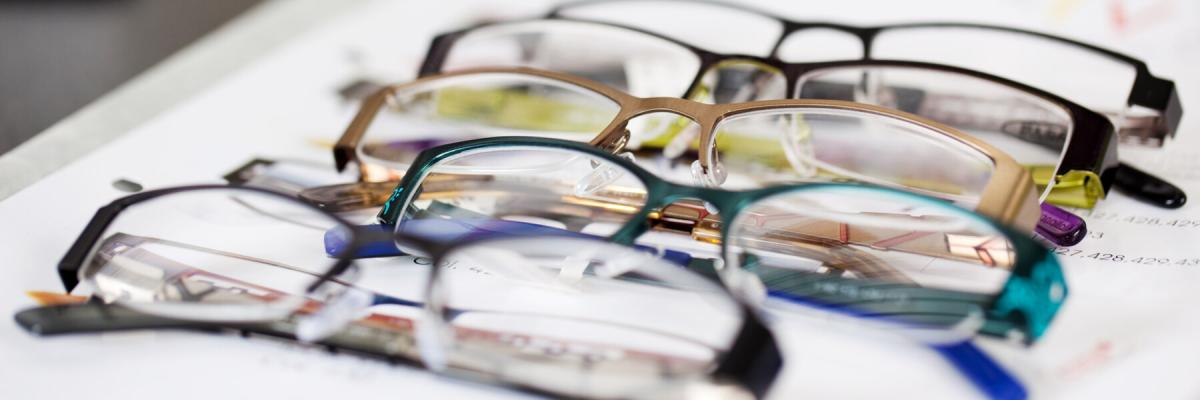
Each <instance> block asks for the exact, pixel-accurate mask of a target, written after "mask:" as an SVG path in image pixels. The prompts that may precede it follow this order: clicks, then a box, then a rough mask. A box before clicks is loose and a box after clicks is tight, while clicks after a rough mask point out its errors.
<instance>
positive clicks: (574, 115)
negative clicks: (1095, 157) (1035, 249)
mask: <svg viewBox="0 0 1200 400" xmlns="http://www.w3.org/2000/svg"><path fill="white" fill-rule="evenodd" d="M664 113H665V114H664ZM664 115H665V116H666V118H662V117H663V116H664ZM647 117H650V118H649V119H647ZM680 122H682V124H681V123H680ZM636 124H641V126H649V125H655V124H658V126H659V129H679V130H684V131H689V132H692V133H693V134H695V135H696V136H697V137H699V138H700V143H701V146H700V150H699V151H698V152H684V153H682V154H680V156H679V157H674V158H672V159H670V160H659V161H660V165H658V166H657V167H656V168H655V171H656V172H657V173H660V174H662V175H663V176H666V177H668V178H669V179H673V180H676V181H683V182H688V183H696V184H701V185H708V186H716V185H723V186H725V187H742V188H744V187H762V186H767V185H771V184H775V183H779V182H795V181H810V180H831V179H835V180H838V179H840V180H854V181H864V182H870V183H875V184H881V185H889V186H893V187H901V188H906V189H908V190H915V191H919V192H922V193H927V194H930V195H933V196H937V197H942V198H946V199H949V200H952V201H955V202H957V203H959V204H962V205H964V206H966V207H968V208H972V209H975V210H977V211H978V212H980V213H982V214H984V215H987V216H989V217H991V218H995V219H997V220H999V221H1001V222H1003V223H1007V224H1012V225H1015V226H1017V227H1019V228H1020V229H1025V230H1031V228H1032V226H1033V225H1035V224H1036V221H1037V219H1038V205H1037V201H1036V198H1035V196H1034V193H1033V187H1032V185H1031V184H1030V181H1029V175H1028V172H1027V171H1025V170H1024V169H1023V168H1021V167H1020V166H1018V165H1017V164H1016V163H1015V162H1014V161H1013V160H1012V159H1011V158H1009V157H1007V156H1006V155H1005V154H1004V153H1002V152H1000V151H998V150H995V149H993V148H992V147H991V146H989V145H987V144H985V143H983V142H981V141H978V140H975V139H973V138H971V137H969V136H966V135H963V134H960V133H958V132H957V131H954V130H953V129H950V128H947V127H945V126H942V125H940V124H937V123H934V122H931V121H927V120H924V119H921V118H919V117H915V116H911V115H907V114H902V113H898V112H895V111H891V110H887V109H884V108H880V107H876V106H870V105H863V104H858V103H850V102H842V101H826V100H776V101H765V102H755V103H744V104H721V105H707V104H701V103H697V102H692V101H688V100H683V99H670V98H652V99H644V98H637V97H632V96H629V95H627V94H624V93H621V92H619V91H616V90H614V89H611V88H608V87H605V86H603V85H599V84H596V83H594V82H590V81H587V80H585V79H581V78H577V77H573V76H570V75H565V74H558V73H552V72H546V71H536V70H529V69H479V70H473V71H464V72H459V73H449V74H445V75H441V76H438V77H430V78H425V79H421V80H417V81H415V82H412V83H409V84H404V85H398V86H392V87H388V88H387V89H385V90H383V91H381V92H379V93H376V94H375V95H374V96H372V97H371V98H369V99H368V100H366V102H365V103H364V105H363V108H362V109H361V111H360V112H359V114H358V116H357V117H355V120H354V122H352V123H351V125H350V127H349V128H348V129H347V131H346V133H345V134H344V135H343V136H342V138H341V139H340V140H339V141H338V144H337V146H336V147H335V149H334V151H335V154H336V159H337V161H338V167H339V168H344V167H345V166H346V165H347V164H348V163H349V162H350V161H351V160H354V161H356V162H357V164H358V166H359V168H360V172H361V175H362V176H363V177H364V179H365V180H367V181H386V180H394V179H396V178H398V177H399V176H400V175H401V173H402V171H403V170H404V169H405V168H407V167H408V165H409V164H411V162H412V160H413V157H415V156H416V154H417V153H415V152H412V151H397V150H404V149H406V148H407V147H408V146H409V145H408V144H407V143H411V142H409V141H411V140H412V139H413V138H423V137H439V138H440V139H439V140H445V141H455V140H462V139H466V138H470V137H473V136H475V137H477V136H489V135H490V136H495V135H505V134H521V135H536V136H548V137H559V138H573V139H576V140H581V139H582V140H586V139H590V140H591V143H592V144H593V145H596V146H599V147H600V148H603V149H607V150H608V151H611V152H616V153H619V152H622V151H623V149H625V148H626V147H627V146H626V145H627V144H628V143H629V141H630V140H631V134H630V133H629V131H630V127H631V126H633V125H636ZM663 124H670V125H669V126H663ZM726 140H732V141H737V142H739V145H741V144H743V143H747V142H753V143H756V144H757V146H753V147H754V148H757V149H761V151H759V152H757V153H745V152H743V153H731V154H726V153H725V150H726V149H727V147H723V145H722V143H725V142H726ZM397 142H399V143H402V144H401V145H400V146H395V145H394V143H397ZM718 149H720V150H721V153H720V155H718V151H717V150H718ZM623 154H624V153H623ZM626 156H630V155H626ZM650 158H651V159H655V158H654V157H650ZM913 160H938V161H937V162H936V163H932V162H912V161H913ZM445 181H446V182H445V184H447V185H459V184H462V182H457V181H456V180H454V179H449V178H447V179H445Z"/></svg>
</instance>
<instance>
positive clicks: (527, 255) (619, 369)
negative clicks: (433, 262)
mask: <svg viewBox="0 0 1200 400" xmlns="http://www.w3.org/2000/svg"><path fill="white" fill-rule="evenodd" d="M430 296H431V297H430V298H431V299H432V300H431V301H436V303H435V309H436V310H438V311H439V312H438V313H437V314H439V315H442V316H445V317H446V319H444V320H443V323H445V324H446V326H448V327H450V328H452V331H450V332H453V333H452V334H451V337H449V338H446V339H445V340H446V343H444V345H445V348H444V351H446V352H448V353H449V354H448V359H449V360H451V362H452V363H454V362H457V363H458V364H459V366H460V367H463V368H466V369H468V370H473V371H476V372H482V373H484V374H485V375H490V376H495V377H497V378H500V379H503V380H506V381H510V382H518V383H522V384H527V385H533V386H535V387H540V388H545V389H552V390H555V391H559V392H562V393H575V394H580V395H587V396H598V397H628V396H630V395H634V394H636V393H638V391H640V390H647V389H651V388H654V387H655V386H656V385H661V384H663V383H664V382H669V381H672V380H676V379H683V378H696V377H700V376H703V375H705V374H707V373H709V371H711V369H712V368H713V367H714V366H715V365H716V362H717V361H718V356H719V355H720V354H722V352H724V351H725V350H728V347H729V346H730V345H731V343H732V342H733V338H734V337H735V335H736V333H737V331H738V327H739V326H740V325H741V323H742V316H741V315H740V311H739V310H738V307H737V305H736V303H735V302H734V301H732V299H731V297H729V295H728V294H726V293H725V292H723V291H722V290H721V289H720V288H718V287H717V286H716V285H715V284H714V283H712V282H710V281H707V280H705V279H703V278H701V277H700V276H698V275H691V274H690V273H688V272H686V271H685V270H683V269H681V268H679V267H678V266H676V265H673V264H669V263H667V262H665V261H662V260H660V259H658V258H656V257H655V256H654V255H653V254H650V253H646V252H641V251H638V250H634V249H632V248H628V247H623V246H619V245H614V244H610V243H606V242H603V241H596V240H587V239H571V238H546V237H542V238H527V239H506V240H499V241H486V242H482V243H479V244H475V245H471V246H468V247H466V248H462V249H460V250H458V251H456V252H454V253H453V254H450V255H448V256H447V257H446V259H445V260H444V261H443V263H442V265H439V270H438V276H437V278H436V284H435V285H434V290H433V292H431V294H430Z"/></svg>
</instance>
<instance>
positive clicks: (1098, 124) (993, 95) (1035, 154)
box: [421, 3, 1186, 208]
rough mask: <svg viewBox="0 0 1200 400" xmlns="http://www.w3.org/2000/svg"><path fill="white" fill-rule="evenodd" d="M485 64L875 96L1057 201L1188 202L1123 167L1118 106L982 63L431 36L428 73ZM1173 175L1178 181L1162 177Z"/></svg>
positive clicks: (674, 89) (532, 30)
mask: <svg viewBox="0 0 1200 400" xmlns="http://www.w3.org/2000/svg"><path fill="white" fill-rule="evenodd" d="M601 4H607V3H601ZM582 42H587V43H606V44H607V46H604V48H601V49H588V50H586V51H583V50H581V49H580V48H578V47H577V46H576V45H575V43H582ZM585 53H586V54H585ZM478 66H534V67H538V68H543V69H549V70H554V71H559V72H569V73H572V74H576V75H580V76H584V77H588V78H592V79H594V80H597V81H599V82H602V83H606V84H609V85H612V86H614V87H617V88H620V89H623V90H626V91H628V92H630V93H632V94H635V95H640V96H646V97H652V96H671V97H688V98H691V99H693V100H699V101H707V102H715V103H732V102H744V101H754V100H771V99H782V98H815V99H835V100H852V101H857V102H864V103H871V104H875V105H881V106H885V107H891V108H896V109H901V110H904V111H908V112H912V113H914V114H917V115H921V116H925V117H928V118H930V119H932V120H935V121H938V122H942V123H945V124H947V125H950V126H954V127H956V128H960V129H963V130H965V131H968V132H970V133H976V134H979V135H981V137H982V138H984V139H985V140H986V141H988V142H990V143H992V144H994V145H997V147H1000V148H1001V149H1003V150H1006V151H1007V152H1009V153H1010V154H1012V155H1013V156H1014V157H1015V158H1017V159H1018V161H1021V162H1023V163H1025V164H1027V165H1028V166H1029V168H1030V169H1031V170H1032V171H1033V172H1034V177H1035V180H1036V181H1037V183H1038V184H1039V185H1040V186H1041V187H1042V188H1044V190H1043V199H1044V200H1046V201H1049V202H1051V203H1054V204H1060V205H1067V206H1073V207H1085V208H1090V207H1092V206H1093V205H1094V204H1095V202H1096V200H1098V199H1100V198H1103V197H1104V195H1105V194H1106V193H1107V191H1108V190H1109V188H1110V187H1111V186H1112V185H1114V183H1115V184H1117V185H1120V188H1121V189H1123V190H1124V191H1125V192H1127V193H1130V194H1131V195H1134V196H1135V197H1138V198H1140V199H1143V200H1147V201H1150V202H1152V203H1154V204H1158V205H1162V206H1166V207H1178V206H1181V205H1182V204H1183V202H1185V201H1186V195H1185V194H1184V193H1183V192H1182V191H1181V190H1179V189H1177V188H1175V187H1174V186H1172V185H1170V184H1169V183H1166V182H1164V181H1162V180H1161V179H1158V178H1155V177H1153V176H1150V175H1148V174H1145V173H1142V172H1140V171H1138V170H1136V169H1134V168H1132V167H1129V166H1128V165H1121V168H1117V166H1118V161H1117V156H1116V153H1117V150H1116V143H1117V136H1116V134H1115V132H1116V131H1117V130H1116V128H1114V127H1113V126H1112V123H1111V122H1109V121H1108V118H1106V117H1104V116H1103V115H1100V114H1097V113H1095V112H1092V111H1090V110H1088V109H1086V108H1084V107H1081V106H1079V105H1077V104H1075V103H1073V102H1071V101H1068V100H1066V99H1063V98H1061V97H1058V96H1055V95H1053V94H1050V93H1047V92H1044V91H1042V90H1038V89H1034V88H1032V87H1030V86H1027V85H1024V84H1021V83H1017V82H1014V81H1012V80H1008V79H1005V78H1001V77H998V76H994V75H989V74H986V73H981V72H977V71H974V70H968V69H963V68H957V67H951V66H947V65H941V64H932V63H925V62H913V61H899V60H877V59H861V60H860V59H853V60H846V61H832V62H810V63H789V62H784V61H782V60H780V59H779V58H777V57H761V56H750V55H724V54H718V53H714V52H711V51H708V50H705V49H701V48H699V47H697V46H694V45H691V44H688V43H684V42H680V41H677V40H674V39H671V38H667V37H663V36H659V35H656V34H653V33H651V32H649V31H643V30H638V29H634V28H627V27H623V26H619V25H612V24H607V23H602V22H589V21H573V20H563V19H550V20H528V21H515V22H504V23H494V24H484V25H480V26H476V27H472V28H467V29H463V30H459V31H454V32H449V33H445V34H443V35H440V36H438V37H436V38H435V39H434V41H433V43H432V44H431V45H430V49H429V53H428V55H427V57H426V60H425V62H424V64H423V65H422V67H421V73H422V74H432V73H437V72H443V71H451V70H458V69H462V68H469V67H478ZM634 133H635V136H638V135H637V133H638V132H634ZM674 133H676V132H671V131H666V132H664V131H663V130H662V129H659V130H658V131H653V132H651V133H649V134H643V135H641V136H643V137H642V138H641V140H640V141H635V143H640V144H644V145H647V146H667V145H668V144H671V143H672V141H675V142H678V141H683V142H686V140H688V139H689V138H688V137H686V136H685V135H674ZM685 146H686V145H685ZM675 147H679V146H678V145H677V146H675ZM1118 174H1120V175H1122V176H1118ZM1135 177H1136V179H1135ZM1164 187H1165V188H1169V189H1172V190H1165V191H1164V190H1161V189H1159V188H1164ZM1055 188H1057V190H1056V189H1055Z"/></svg>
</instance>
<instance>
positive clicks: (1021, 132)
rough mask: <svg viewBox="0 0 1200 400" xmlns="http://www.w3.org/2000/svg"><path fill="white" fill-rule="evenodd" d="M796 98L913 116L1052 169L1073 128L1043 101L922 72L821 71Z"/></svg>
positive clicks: (999, 87)
mask: <svg viewBox="0 0 1200 400" xmlns="http://www.w3.org/2000/svg"><path fill="white" fill-rule="evenodd" d="M796 95H797V97H798V98H812V99H832V100H848V101H854V102H859V103H868V104H874V105H878V106H883V107H888V108H894V109H898V110H902V111H906V112H910V113H913V114H917V115H920V116H922V117H926V118H929V119H931V120H934V121H937V122H941V123H943V124H946V125H949V126H952V127H954V128H957V129H960V130H962V131H963V132H965V133H968V134H970V135H972V136H975V137H977V138H979V139H981V140H983V141H984V142H987V143H988V144H991V145H992V146H995V147H996V148H998V149H999V150H1001V151H1003V152H1004V153H1006V154H1008V155H1011V156H1012V157H1013V158H1014V159H1015V160H1017V162H1019V163H1022V164H1025V165H1028V166H1048V167H1049V168H1051V169H1055V170H1056V169H1057V167H1058V165H1059V162H1060V161H1061V159H1062V156H1063V153H1064V151H1065V148H1066V144H1067V143H1069V142H1070V139H1071V132H1072V130H1073V129H1074V126H1073V124H1072V120H1071V117H1070V114H1069V113H1068V112H1067V110H1066V109H1064V108H1063V107H1061V106H1059V105H1057V104H1054V103H1052V102H1050V101H1048V100H1045V99H1043V98H1040V97H1037V96H1034V95H1031V94H1029V93H1027V92H1025V91H1021V90H1017V89H1015V88H1011V87H1008V86H1004V85H1001V84H998V83H995V82H992V81H988V80H986V79H981V78H976V77H972V76H968V75H963V74H959V73H955V72H947V71H938V70H932V69H924V68H910V67H896V66H872V67H835V68H828V69H822V70H818V71H815V72H813V73H810V74H809V75H806V76H805V77H803V78H801V81H800V82H799V84H798V85H797V87H796ZM935 160H936V158H935ZM1048 192H1049V190H1048V189H1047V191H1046V193H1048Z"/></svg>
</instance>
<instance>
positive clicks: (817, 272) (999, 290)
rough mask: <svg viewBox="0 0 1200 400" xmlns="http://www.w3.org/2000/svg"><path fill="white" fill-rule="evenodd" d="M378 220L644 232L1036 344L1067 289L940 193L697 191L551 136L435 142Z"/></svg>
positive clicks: (431, 226) (851, 304)
mask: <svg viewBox="0 0 1200 400" xmlns="http://www.w3.org/2000/svg"><path fill="white" fill-rule="evenodd" d="M671 101H679V100H671ZM741 107H747V106H741ZM743 112H748V111H746V110H743ZM727 118H733V116H727ZM702 123H704V122H702ZM688 199H690V200H691V201H693V202H695V203H700V204H702V205H699V206H697V207H696V208H694V209H692V212H691V213H690V214H684V213H671V212H669V211H668V210H667V208H668V207H670V206H672V205H674V204H676V203H678V202H680V201H682V200H688ZM379 222H380V223H381V224H382V225H383V226H389V227H392V229H394V230H396V231H397V232H399V233H407V234H414V235H416V234H426V235H428V234H430V233H431V232H434V233H436V234H438V235H442V236H443V237H442V238H441V239H440V240H466V238H470V237H473V236H475V235H481V234H482V235H491V234H495V233H504V234H509V235H511V234H513V233H514V232H518V231H522V230H524V231H538V232H542V231H544V230H546V229H547V228H549V229H552V230H559V231H563V232H573V233H574V234H576V235H586V236H593V237H595V236H599V237H607V238H610V239H611V240H613V241H615V242H618V243H624V244H632V243H634V242H635V241H637V240H639V238H640V239H642V240H643V242H641V243H642V244H643V245H647V246H652V245H658V246H662V247H664V248H670V249H674V250H682V251H686V252H687V253H689V254H693V255H696V256H698V257H699V256H705V255H707V256H711V258H715V259H717V260H720V261H719V264H723V267H721V266H718V267H716V268H717V269H718V270H720V271H721V274H722V275H721V276H722V277H723V278H724V279H726V281H727V282H728V283H729V284H730V285H731V286H732V287H734V288H735V290H750V289H738V288H746V287H749V288H754V287H757V288H759V289H761V290H762V292H764V293H769V294H771V295H772V296H775V297H781V298H797V299H807V300H810V301H816V302H820V303H823V304H828V305H831V306H834V307H842V308H848V309H855V310H865V311H866V312H870V313H877V314H886V315H891V316H896V317H900V318H908V319H913V320H917V321H920V322H923V323H939V322H945V321H946V320H951V321H958V320H961V319H962V318H963V315H964V313H968V312H969V311H970V310H975V309H982V310H985V312H986V318H987V322H986V323H985V324H984V326H983V327H982V328H981V331H982V332H984V333H989V334H994V335H1000V336H1010V337H1011V336H1015V337H1022V338H1024V339H1025V340H1027V341H1032V340H1034V339H1036V338H1037V337H1039V336H1040V335H1041V334H1042V333H1043V332H1044V331H1045V329H1046V327H1047V326H1048V324H1049V323H1050V320H1051V319H1052V318H1053V316H1054V314H1055V313H1056V312H1057V310H1058V307H1059V305H1060V304H1061V302H1062V301H1063V299H1064V298H1065V296H1066V286H1065V282H1064V281H1063V278H1062V271H1061V269H1060V267H1059V265H1058V262H1057V261H1056V260H1055V258H1054V257H1053V256H1052V255H1051V254H1050V253H1049V252H1048V251H1047V250H1046V249H1045V248H1043V247H1041V246H1040V245H1037V244H1036V243H1034V242H1033V241H1032V240H1031V239H1029V238H1027V237H1025V236H1024V235H1022V234H1019V233H1016V232H1014V231H1012V230H1010V229H1008V228H1004V227H1002V226H999V225H995V224H993V223H992V222H989V221H988V220H986V219H984V218H981V217H979V216H978V215H976V214H972V213H969V212H966V211H963V210H962V209H960V208H957V207H954V206H952V205H950V204H948V203H947V202H945V201H943V200H935V199H932V198H927V197H923V196H919V195H916V194H912V193H910V192H904V191H896V190H892V189H887V188H883V187H876V186H861V185H856V184H836V183H817V184H808V185H782V186H773V187H769V188H764V189H757V190H750V191H741V192H731V191H726V190H721V189H715V188H704V187H694V186H686V185H680V184H676V183H671V182H669V181H667V180H664V179H661V178H658V177H656V176H655V175H654V174H652V173H650V172H648V171H647V170H645V169H643V168H641V167H639V166H638V165H636V164H635V163H634V162H633V161H630V160H628V159H625V158H622V157H618V156H614V155H612V154H610V153H607V152H605V151H604V150H602V149H598V148H595V147H592V146H588V145H586V144H584V143H579V142H572V141H564V140H557V139H549V138H530V137H499V138H485V139H476V140H470V141H464V142H459V143H455V144H449V145H444V146H439V147H436V148H433V149H430V150H426V151H424V152H422V153H421V154H420V155H419V156H418V157H417V158H416V159H415V160H414V161H413V163H412V166H411V167H410V168H409V170H408V171H407V172H406V173H405V174H404V176H403V178H401V180H400V182H399V185H398V186H397V187H396V190H395V192H394V194H393V195H392V198H391V199H389V200H388V202H387V203H386V204H385V205H384V206H383V208H382V209H381V210H380V214H379ZM679 233H685V235H680V234H679ZM447 235H448V237H446V236H447ZM545 247H553V246H552V245H547V246H545ZM743 271H744V272H743Z"/></svg>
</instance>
